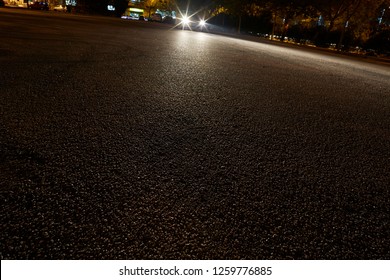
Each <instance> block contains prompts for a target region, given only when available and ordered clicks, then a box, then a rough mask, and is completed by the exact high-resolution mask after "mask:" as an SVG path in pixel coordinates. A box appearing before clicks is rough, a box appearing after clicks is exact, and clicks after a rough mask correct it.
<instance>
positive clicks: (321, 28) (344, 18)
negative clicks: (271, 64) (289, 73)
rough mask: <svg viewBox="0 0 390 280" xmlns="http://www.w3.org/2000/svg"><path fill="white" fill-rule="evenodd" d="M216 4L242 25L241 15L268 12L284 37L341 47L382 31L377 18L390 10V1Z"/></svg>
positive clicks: (219, 0) (226, 0)
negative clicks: (292, 36)
mask: <svg viewBox="0 0 390 280" xmlns="http://www.w3.org/2000/svg"><path fill="white" fill-rule="evenodd" d="M214 4H215V7H216V9H215V11H217V12H219V13H224V14H226V15H230V16H231V17H235V18H240V21H239V23H238V24H239V25H240V24H241V17H261V16H263V15H265V14H269V15H272V19H271V22H272V26H273V27H272V30H273V31H275V32H276V33H278V34H279V35H281V38H284V37H285V35H294V36H295V37H299V38H300V39H305V40H313V41H314V42H318V44H320V45H327V44H330V43H334V44H337V46H338V47H339V48H341V47H342V46H347V45H348V44H352V43H354V44H358V43H360V44H364V42H366V41H367V40H368V39H369V38H371V37H373V36H374V35H376V33H378V32H381V30H379V28H377V26H379V25H380V23H379V22H378V18H379V16H380V14H381V13H382V14H386V13H385V11H386V10H390V0H215V1H214ZM387 13H389V12H387ZM216 14H218V13H216ZM389 14H390V13H389ZM381 22H382V25H384V26H385V27H386V28H385V29H388V28H389V26H390V21H386V20H385V19H383V16H382V19H381ZM240 28H241V27H239V30H240ZM251 28H256V27H253V26H252V27H251ZM382 29H383V27H382ZM270 32H271V30H270Z"/></svg>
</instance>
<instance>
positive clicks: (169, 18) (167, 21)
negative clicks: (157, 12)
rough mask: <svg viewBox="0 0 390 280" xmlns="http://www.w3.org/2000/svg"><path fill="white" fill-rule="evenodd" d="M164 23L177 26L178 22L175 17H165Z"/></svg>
mask: <svg viewBox="0 0 390 280" xmlns="http://www.w3.org/2000/svg"><path fill="white" fill-rule="evenodd" d="M162 22H163V23H168V24H175V23H176V20H175V19H174V18H173V17H171V16H166V17H164V19H163V20H162Z"/></svg>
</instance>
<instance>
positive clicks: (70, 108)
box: [0, 9, 390, 259]
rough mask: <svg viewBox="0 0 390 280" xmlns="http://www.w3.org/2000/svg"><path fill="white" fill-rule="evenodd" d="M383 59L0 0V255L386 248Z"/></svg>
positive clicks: (346, 253)
mask: <svg viewBox="0 0 390 280" xmlns="http://www.w3.org/2000/svg"><path fill="white" fill-rule="evenodd" d="M389 171H390V67H389V66H388V65H383V64H377V63H368V62H365V61H362V60H356V59H352V58H349V57H343V56H338V55H329V54H327V53H323V52H318V51H310V52H308V51H307V50H301V49H299V48H291V47H283V46H279V45H274V44H269V43H266V42H263V43H262V42H252V41H245V40H240V39H237V38H228V37H224V36H219V35H213V34H206V33H201V32H191V31H182V30H171V29H170V27H169V26H166V25H162V24H157V23H147V22H134V21H125V20H120V19H115V18H99V17H88V16H76V15H67V14H56V13H45V12H33V11H24V10H12V9H0V197H1V206H0V217H1V223H0V254H1V255H0V256H1V259H390V224H389V222H390V214H389V213H390V204H389V201H390V172H389Z"/></svg>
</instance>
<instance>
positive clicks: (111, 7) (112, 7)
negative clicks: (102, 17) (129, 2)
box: [107, 5, 115, 11]
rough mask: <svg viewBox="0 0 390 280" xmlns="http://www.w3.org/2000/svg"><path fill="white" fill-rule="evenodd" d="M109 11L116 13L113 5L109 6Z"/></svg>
mask: <svg viewBox="0 0 390 280" xmlns="http://www.w3.org/2000/svg"><path fill="white" fill-rule="evenodd" d="M107 10H109V11H115V7H114V6H113V5H107Z"/></svg>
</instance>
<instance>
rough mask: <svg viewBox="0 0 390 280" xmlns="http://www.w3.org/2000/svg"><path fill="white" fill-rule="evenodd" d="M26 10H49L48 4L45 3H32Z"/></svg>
mask: <svg viewBox="0 0 390 280" xmlns="http://www.w3.org/2000/svg"><path fill="white" fill-rule="evenodd" d="M28 8H29V9H31V10H44V11H48V10H49V4H48V3H47V2H34V3H32V4H29V5H28Z"/></svg>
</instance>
